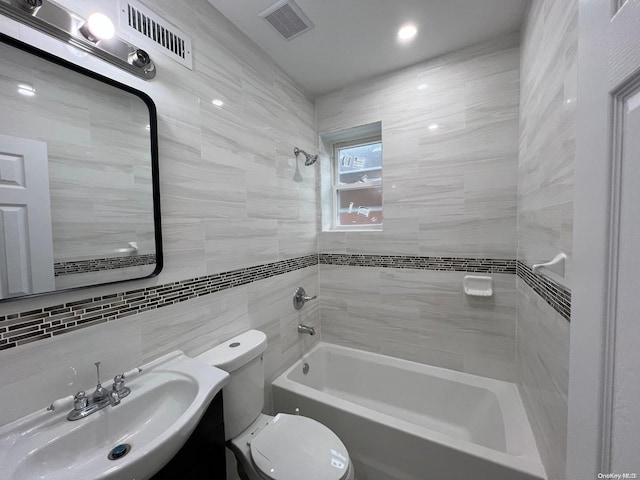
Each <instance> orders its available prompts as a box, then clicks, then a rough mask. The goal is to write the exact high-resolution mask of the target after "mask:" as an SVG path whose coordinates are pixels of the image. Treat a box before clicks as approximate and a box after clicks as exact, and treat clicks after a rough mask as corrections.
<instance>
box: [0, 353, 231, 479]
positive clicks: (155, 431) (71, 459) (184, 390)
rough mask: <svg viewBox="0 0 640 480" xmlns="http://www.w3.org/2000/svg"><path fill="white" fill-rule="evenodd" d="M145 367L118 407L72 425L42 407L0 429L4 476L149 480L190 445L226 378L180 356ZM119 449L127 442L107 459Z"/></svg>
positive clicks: (61, 413)
mask: <svg viewBox="0 0 640 480" xmlns="http://www.w3.org/2000/svg"><path fill="white" fill-rule="evenodd" d="M142 369H143V371H142V373H141V374H140V375H138V376H136V377H134V378H133V379H131V380H130V381H128V382H127V386H128V387H130V388H131V393H130V394H129V395H128V396H127V397H125V398H123V399H122V401H121V402H120V404H119V405H116V406H114V407H111V406H108V407H105V408H103V409H102V410H100V411H98V412H96V413H93V414H92V415H90V416H88V417H86V418H84V419H81V420H77V421H73V422H70V421H68V420H67V414H68V413H69V410H70V409H63V410H61V411H55V412H49V411H46V410H44V411H39V412H35V413H33V414H31V415H28V416H26V417H23V418H21V419H18V420H16V421H15V422H12V423H10V424H8V425H5V426H4V427H2V428H1V429H0V465H2V473H1V475H2V477H3V478H11V479H12V480H22V479H24V480H33V479H46V480H62V479H76V478H87V479H95V480H106V479H117V480H129V479H130V480H134V479H135V480H144V479H148V478H150V477H152V476H153V475H154V474H155V473H156V472H158V471H159V470H160V469H161V468H162V467H163V466H164V465H165V464H166V463H167V462H168V461H169V460H170V459H171V458H172V457H173V456H174V455H175V454H176V453H177V452H178V450H180V448H181V447H182V445H183V444H184V443H185V442H186V441H187V439H188V438H189V436H190V435H191V433H192V432H193V430H194V429H195V427H196V426H197V425H198V422H199V420H200V418H201V417H202V415H203V414H204V412H205V411H206V409H207V407H208V406H209V403H210V402H211V400H212V399H213V397H214V396H215V395H216V394H217V393H218V392H219V391H220V390H221V389H222V387H223V386H224V385H225V384H226V383H227V381H228V379H229V374H228V373H226V372H224V371H222V370H219V369H216V368H214V367H211V366H209V365H206V364H204V363H202V362H200V361H198V360H195V359H192V358H190V357H187V356H186V355H184V354H183V353H182V352H179V351H177V352H173V353H170V354H168V355H165V356H164V357H161V358H159V359H157V360H155V361H153V362H151V363H149V364H147V365H144V366H143V367H142ZM105 386H106V385H105ZM87 391H90V390H87ZM120 444H129V445H131V450H130V451H129V453H128V454H126V455H125V456H123V457H121V458H119V459H117V460H109V459H108V454H109V452H110V451H111V450H112V449H113V448H114V447H115V446H116V445H120ZM4 475H6V477H4Z"/></svg>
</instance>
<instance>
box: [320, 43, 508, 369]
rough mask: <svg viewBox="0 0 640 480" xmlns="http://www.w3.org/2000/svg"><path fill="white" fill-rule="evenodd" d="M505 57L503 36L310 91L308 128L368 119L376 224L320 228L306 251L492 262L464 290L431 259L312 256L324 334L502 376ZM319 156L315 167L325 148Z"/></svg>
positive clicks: (334, 127) (326, 129) (323, 129)
mask: <svg viewBox="0 0 640 480" xmlns="http://www.w3.org/2000/svg"><path fill="white" fill-rule="evenodd" d="M519 60H520V48H519V37H518V35H517V34H513V35H507V36H503V37H500V38H497V39H493V40H490V41H487V42H485V43H482V44H479V45H475V46H472V47H470V48H467V49H464V50H460V51H457V52H454V53H451V54H448V55H444V56H442V57H440V58H437V59H435V60H432V61H427V62H424V63H420V64H418V65H415V66H413V67H409V68H407V69H404V70H400V71H397V72H393V73H390V74H388V75H384V76H381V77H378V78H374V79H371V80H367V81H364V82H360V83H358V84H355V85H351V86H347V87H345V88H343V89H341V90H338V91H336V92H333V93H330V94H328V95H325V96H323V97H321V98H319V99H317V100H316V128H317V129H318V133H319V134H320V135H323V134H327V133H331V132H335V131H340V130H344V129H347V128H350V127H353V126H357V125H368V124H371V123H373V122H381V126H382V140H383V147H382V148H383V196H384V198H383V203H384V228H383V231H382V232H351V231H349V232H333V231H326V230H325V231H322V232H321V233H320V234H319V245H320V252H322V253H323V254H332V255H335V256H336V257H339V256H340V255H347V256H349V255H351V256H359V255H364V256H367V255H373V256H379V257H380V258H381V259H383V258H386V256H398V255H401V256H407V257H422V258H425V257H428V258H431V259H446V258H452V259H468V258H476V259H485V260H486V261H488V262H492V263H493V264H494V265H496V266H498V265H502V266H503V267H504V268H505V270H504V272H505V273H495V272H496V271H498V270H494V271H493V272H492V273H491V275H492V277H493V278H494V292H495V294H494V296H493V297H491V298H490V299H487V298H484V299H483V298H472V297H467V296H465V295H464V293H463V292H462V279H463V277H464V276H465V273H464V272H463V271H455V270H456V269H454V268H450V267H449V266H448V265H447V262H446V261H442V260H440V261H437V262H436V265H437V266H438V267H439V268H437V269H435V270H427V269H424V270H423V269H412V268H403V267H404V266H405V265H403V264H400V263H399V262H396V265H394V267H397V268H389V267H388V266H387V265H384V264H383V263H381V264H380V265H378V266H376V267H372V268H360V267H358V266H356V265H357V263H354V264H353V265H350V264H349V263H350V262H343V263H344V264H342V265H324V264H321V265H320V293H321V296H320V302H321V308H320V315H321V323H322V335H323V338H324V339H326V340H329V341H331V342H335V343H340V344H344V345H348V346H354V347H356V348H362V349H366V350H370V351H374V352H378V353H382V354H388V355H395V356H399V357H402V358H406V359H409V360H415V361H419V362H424V363H428V364H432V365H438V366H443V367H447V368H452V369H455V370H460V371H465V372H469V373H474V374H479V375H484V376H488V377H493V378H498V379H502V380H509V381H514V380H515V367H514V366H515V358H516V353H515V348H516V326H515V311H516V295H515V275H513V273H515V262H514V261H513V260H510V259H515V258H516V245H517V238H516V231H517V230H516V213H517V207H516V203H517V159H518V103H519ZM429 126H432V128H428V127H429ZM320 164H321V169H322V175H323V176H327V175H328V174H329V171H328V165H329V158H328V153H327V152H326V151H321V158H320ZM324 187H325V183H324V182H323V188H324ZM323 209H324V210H325V211H326V206H324V205H323ZM504 259H507V260H510V261H507V262H506V263H503V262H504ZM351 263H353V262H351ZM470 267H471V265H468V271H470V272H474V269H473V268H470ZM447 270H453V271H447ZM475 271H477V272H486V271H487V270H484V269H480V270H475Z"/></svg>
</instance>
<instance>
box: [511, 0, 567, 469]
mask: <svg viewBox="0 0 640 480" xmlns="http://www.w3.org/2000/svg"><path fill="white" fill-rule="evenodd" d="M577 18H578V2H577V1H575V0H570V1H561V0H537V1H534V2H532V3H531V6H530V9H529V12H528V14H527V18H526V20H525V23H524V25H523V30H522V52H521V76H520V83H521V93H520V140H519V143H520V148H519V150H520V153H519V159H518V211H517V216H518V259H519V261H521V262H523V263H525V264H526V265H529V266H530V265H531V264H533V263H540V262H544V261H548V260H549V259H551V258H553V257H555V255H557V254H558V253H559V252H564V253H566V254H567V255H568V259H567V269H566V275H565V278H564V279H558V278H556V280H559V281H561V283H562V284H563V285H564V286H567V287H570V286H571V272H572V268H571V252H572V237H573V233H572V230H573V229H572V225H573V165H574V159H575V103H576V102H575V99H576V89H577V74H576V62H577V58H576V44H577V39H578V35H577ZM517 322H518V339H517V350H518V354H517V382H518V387H519V389H520V393H521V396H522V399H523V403H524V405H525V408H526V411H527V414H528V416H529V420H530V422H531V425H532V427H533V431H534V435H535V437H536V442H537V444H538V450H539V451H540V456H541V458H542V461H543V463H544V465H545V469H546V471H547V476H548V478H549V479H550V480H563V479H564V478H565V463H566V429H567V389H568V368H569V367H568V363H569V356H568V352H569V323H568V322H567V321H566V320H565V319H564V318H562V317H561V316H560V315H559V314H558V313H557V312H556V311H555V310H553V309H552V308H551V307H550V306H549V305H547V304H546V303H545V302H544V301H543V300H542V299H541V297H540V296H538V295H537V294H535V293H534V292H533V290H532V289H531V288H530V287H529V286H528V285H526V283H525V282H524V281H522V280H521V279H518V307H517Z"/></svg>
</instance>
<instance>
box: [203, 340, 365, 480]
mask: <svg viewBox="0 0 640 480" xmlns="http://www.w3.org/2000/svg"><path fill="white" fill-rule="evenodd" d="M266 348H267V336H266V335H265V334H264V333H263V332H260V331H258V330H249V331H248V332H245V333H243V334H242V335H238V336H237V337H234V338H232V339H230V340H227V341H226V342H224V343H222V344H221V345H218V346H217V347H214V348H212V349H210V350H207V351H206V352H204V353H202V354H200V355H198V357H197V358H198V359H199V360H201V361H203V362H205V363H207V364H209V365H213V366H214V367H218V368H220V369H222V370H225V371H226V372H229V374H230V379H229V383H228V384H227V385H226V386H225V387H224V389H223V391H222V397H223V402H224V428H225V440H226V442H227V446H228V447H229V448H230V449H231V450H232V451H233V453H234V454H235V456H236V459H237V460H238V473H239V474H240V477H241V478H242V479H243V480H265V479H268V480H353V478H354V472H353V466H352V465H351V460H350V459H349V454H348V453H347V449H346V448H345V446H344V444H343V443H342V442H341V441H340V439H339V438H338V437H337V436H336V434H334V433H333V432H332V431H331V430H329V428H327V427H325V426H324V425H322V424H321V423H319V422H316V421H315V420H312V419H310V418H307V417H302V416H298V415H287V414H283V413H279V414H277V415H276V416H275V417H272V416H270V415H265V414H263V413H261V412H262V408H263V406H264V361H263V358H262V353H263V352H264V351H265V350H266Z"/></svg>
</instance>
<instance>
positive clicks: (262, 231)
mask: <svg viewBox="0 0 640 480" xmlns="http://www.w3.org/2000/svg"><path fill="white" fill-rule="evenodd" d="M204 226H205V238H206V240H205V242H206V243H205V252H206V258H207V273H215V272H224V271H227V270H234V269H236V268H241V267H248V266H251V265H259V264H261V263H268V262H270V261H273V260H274V259H277V258H278V237H277V232H278V221H277V220H258V219H253V220H251V221H247V220H245V219H242V218H240V219H211V220H205V223H204Z"/></svg>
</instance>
